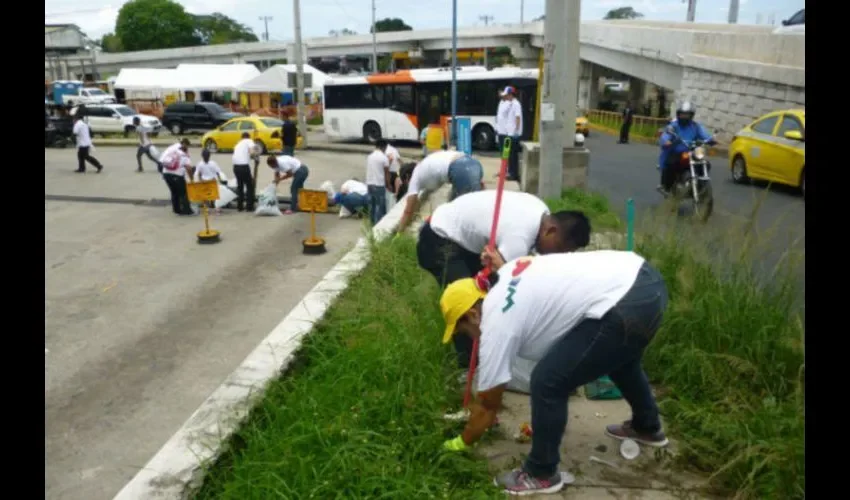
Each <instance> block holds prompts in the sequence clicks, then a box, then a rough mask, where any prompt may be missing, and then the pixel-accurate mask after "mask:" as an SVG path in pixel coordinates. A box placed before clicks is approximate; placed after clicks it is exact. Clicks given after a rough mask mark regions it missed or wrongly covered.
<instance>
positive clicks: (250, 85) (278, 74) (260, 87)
mask: <svg viewBox="0 0 850 500" xmlns="http://www.w3.org/2000/svg"><path fill="white" fill-rule="evenodd" d="M296 71H297V70H296V66H295V65H294V64H275V65H274V66H272V67H271V68H269V69H267V70H266V71H264V72H263V73H262V74H261V75H258V76H256V77H255V78H252V79H251V80H248V81H245V82H244V83H242V84H241V85H239V87H238V90H240V91H242V92H291V91H292V88H291V87H290V86H289V77H288V74H289V73H295V72H296ZM304 73H305V74H306V73H309V74H310V75H312V76H313V85H312V86H311V87H310V88H309V89H307V90H308V91H311V92H317V91H319V92H320V91H321V90H322V88H324V86H325V80H327V79H328V75H327V74H325V73H323V72H321V71H319V70H318V69H316V68H314V67H313V66H310V65H309V64H305V65H304Z"/></svg>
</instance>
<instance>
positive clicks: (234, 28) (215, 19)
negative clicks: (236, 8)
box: [190, 12, 258, 45]
mask: <svg viewBox="0 0 850 500" xmlns="http://www.w3.org/2000/svg"><path fill="white" fill-rule="evenodd" d="M190 15H191V14H190ZM192 20H193V21H194V23H195V34H196V35H197V37H198V39H199V40H200V42H201V43H202V44H204V45H218V44H222V43H236V42H256V41H257V40H258V39H257V35H255V34H254V31H253V30H252V29H251V28H249V27H248V26H245V25H244V24H241V23H238V22H236V20H234V19H231V18H229V17H227V16H225V15H224V14H222V13H220V12H213V13H212V14H209V15H192Z"/></svg>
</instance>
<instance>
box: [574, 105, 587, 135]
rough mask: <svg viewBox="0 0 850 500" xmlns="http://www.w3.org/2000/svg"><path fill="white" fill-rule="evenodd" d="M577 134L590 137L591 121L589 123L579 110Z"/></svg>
mask: <svg viewBox="0 0 850 500" xmlns="http://www.w3.org/2000/svg"><path fill="white" fill-rule="evenodd" d="M576 133H577V134H581V135H583V136H585V137H588V136H589V135H590V121H588V119H587V118H586V117H584V116H582V113H581V110H579V112H578V115H577V116H576Z"/></svg>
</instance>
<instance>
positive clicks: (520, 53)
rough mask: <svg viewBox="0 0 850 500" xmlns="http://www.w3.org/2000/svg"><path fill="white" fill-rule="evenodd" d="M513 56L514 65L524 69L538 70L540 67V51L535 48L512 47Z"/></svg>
mask: <svg viewBox="0 0 850 500" xmlns="http://www.w3.org/2000/svg"><path fill="white" fill-rule="evenodd" d="M510 47H511V55H512V56H514V64H516V65H517V66H519V67H520V68H522V69H536V68H537V67H538V66H539V65H540V49H537V48H535V47H522V46H519V45H512V46H510Z"/></svg>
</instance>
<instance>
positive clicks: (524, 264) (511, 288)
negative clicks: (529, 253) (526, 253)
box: [502, 257, 531, 313]
mask: <svg viewBox="0 0 850 500" xmlns="http://www.w3.org/2000/svg"><path fill="white" fill-rule="evenodd" d="M530 265H531V257H523V258H522V259H519V260H517V262H516V265H514V269H513V271H511V277H512V278H513V279H512V280H511V281H510V283H508V295H507V296H506V297H505V305H504V306H502V312H503V313H505V312H507V311H508V310H509V309H510V308H511V307H513V306H514V304H515V303H516V302H514V294H515V293H516V287H517V285H519V282H520V281H521V280H522V278H520V277H519V275H520V274H522V273H523V271H525V270H526V269H528V266H530Z"/></svg>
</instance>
